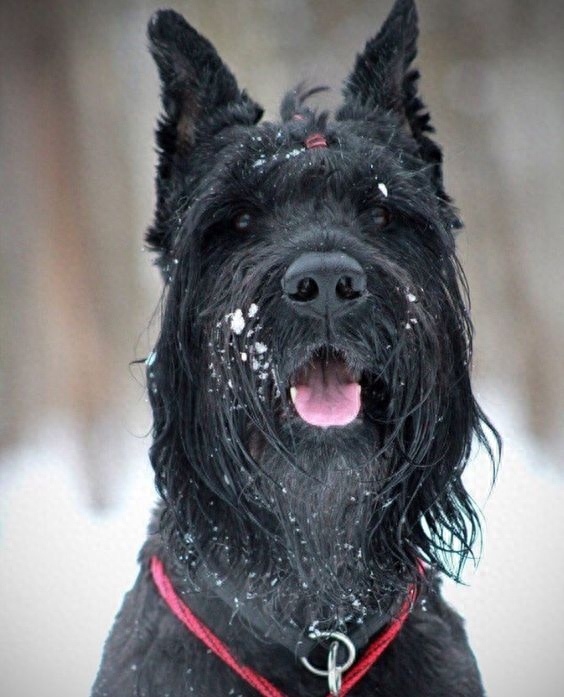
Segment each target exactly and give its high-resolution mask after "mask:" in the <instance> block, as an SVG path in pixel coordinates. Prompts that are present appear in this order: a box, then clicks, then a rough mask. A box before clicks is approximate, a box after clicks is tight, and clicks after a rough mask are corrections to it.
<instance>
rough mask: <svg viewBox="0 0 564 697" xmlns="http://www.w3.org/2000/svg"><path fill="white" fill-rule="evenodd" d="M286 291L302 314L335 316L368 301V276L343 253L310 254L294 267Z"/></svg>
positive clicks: (288, 274)
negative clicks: (362, 301)
mask: <svg viewBox="0 0 564 697" xmlns="http://www.w3.org/2000/svg"><path fill="white" fill-rule="evenodd" d="M282 290H283V292H284V296H285V297H286V298H287V300H289V301H290V302H291V303H292V307H293V308H294V309H295V310H296V312H298V313H299V314H302V315H309V316H315V317H325V316H329V315H333V316H335V315H338V314H343V313H345V312H347V311H349V310H350V309H352V307H353V306H354V305H357V304H358V303H359V302H360V301H361V300H362V299H364V297H365V295H366V273H365V272H364V270H363V268H362V266H361V265H360V264H359V263H358V261H356V259H353V258H352V257H350V256H349V255H348V254H345V253H343V252H308V253H306V254H302V255H301V256H300V257H298V258H297V259H296V260H295V261H294V262H292V264H290V266H289V267H288V270H287V271H286V273H285V274H284V277H283V278H282Z"/></svg>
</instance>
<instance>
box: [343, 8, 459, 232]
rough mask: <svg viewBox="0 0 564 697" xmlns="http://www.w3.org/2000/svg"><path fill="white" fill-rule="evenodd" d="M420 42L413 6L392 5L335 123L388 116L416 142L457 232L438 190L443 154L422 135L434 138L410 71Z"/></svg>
mask: <svg viewBox="0 0 564 697" xmlns="http://www.w3.org/2000/svg"><path fill="white" fill-rule="evenodd" d="M418 36H419V29H418V18H417V9H416V7H415V2H414V0H396V2H395V4H394V6H393V8H392V10H391V12H390V14H389V15H388V18H387V19H386V21H385V22H384V24H383V26H382V28H381V29H380V31H379V32H378V34H377V35H376V36H375V37H374V38H373V39H371V40H370V41H368V42H367V44H366V46H365V48H364V51H363V52H362V53H361V54H360V55H358V56H357V59H356V63H355V66H354V69H353V71H352V73H351V74H350V75H349V77H348V78H347V80H346V81H345V85H344V89H343V95H344V102H343V104H342V106H341V107H340V108H339V110H338V111H337V114H336V119H337V120H339V121H344V120H357V119H358V120H365V119H370V115H371V114H374V113H375V112H379V113H381V112H382V111H384V112H387V113H392V114H394V115H395V116H396V118H397V119H398V120H399V122H400V123H401V124H402V125H403V127H404V128H405V129H406V130H407V132H408V133H409V134H410V135H411V136H412V137H413V139H414V140H415V141H416V143H417V146H418V150H419V155H420V157H421V159H422V160H423V161H424V162H425V163H428V164H430V165H431V166H432V176H433V179H434V183H435V187H436V190H437V193H438V195H439V197H440V198H441V199H442V200H443V201H444V204H445V205H444V213H445V217H446V219H447V222H448V224H449V225H450V226H451V227H453V228H458V227H461V226H462V223H461V222H460V220H459V218H458V216H457V215H456V213H455V211H454V210H453V209H452V207H451V206H450V205H449V202H450V199H449V197H448V196H447V194H446V193H445V191H444V189H443V181H442V152H441V149H440V147H439V146H438V145H437V144H436V143H435V142H434V141H433V140H431V138H429V137H428V136H427V135H426V134H427V133H433V132H434V130H435V129H434V128H433V127H432V125H431V122H430V116H429V113H428V111H427V110H426V108H425V105H424V104H423V102H422V101H421V99H420V97H419V95H418V93H417V81H418V79H419V72H418V71H417V70H413V69H411V68H410V66H411V64H412V62H413V61H414V59H415V57H416V55H417V38H418Z"/></svg>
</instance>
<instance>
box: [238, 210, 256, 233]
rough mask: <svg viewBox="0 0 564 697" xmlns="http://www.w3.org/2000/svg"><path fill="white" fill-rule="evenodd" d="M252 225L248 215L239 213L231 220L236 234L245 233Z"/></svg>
mask: <svg viewBox="0 0 564 697" xmlns="http://www.w3.org/2000/svg"><path fill="white" fill-rule="evenodd" d="M251 223H252V218H251V214H250V213H239V215H238V216H236V217H235V218H234V220H233V227H234V228H235V230H237V231H238V232H247V231H248V230H249V229H250V227H251Z"/></svg>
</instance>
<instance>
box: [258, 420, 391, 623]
mask: <svg viewBox="0 0 564 697" xmlns="http://www.w3.org/2000/svg"><path fill="white" fill-rule="evenodd" d="M368 429H369V427H367V426H364V425H361V426H359V428H355V429H352V430H351V431H349V432H348V434H345V433H338V432H337V433H334V434H331V435H329V434H327V433H320V432H319V431H316V430H312V429H310V428H308V427H304V428H297V429H296V428H295V427H294V429H293V432H292V435H291V437H292V441H293V443H294V445H295V447H296V449H297V455H296V458H295V462H292V463H290V462H288V460H287V458H286V457H285V456H284V455H283V454H282V453H281V452H280V451H277V450H274V449H270V448H268V447H267V448H266V449H265V451H264V452H263V454H262V458H261V470H262V471H263V473H264V474H263V475H262V476H260V477H259V478H258V479H257V481H256V482H255V486H254V490H250V491H249V493H250V494H251V496H252V498H253V503H254V507H255V510H256V511H257V516H258V517H260V518H262V520H264V522H265V524H266V526H268V527H270V529H271V532H272V533H273V539H274V548H273V553H274V554H273V566H272V570H271V573H270V575H269V577H268V579H266V582H265V587H264V588H263V589H262V593H263V594H264V596H265V599H268V598H269V597H271V598H272V599H273V601H274V602H273V605H274V606H273V607H272V612H273V616H277V615H278V616H279V617H280V618H281V619H282V620H285V619H290V618H291V619H293V620H295V621H296V622H298V624H299V625H300V626H308V625H310V624H312V623H317V624H321V625H323V624H325V623H327V624H331V625H332V626H335V625H339V624H342V623H344V622H350V621H353V620H355V621H362V618H363V617H364V616H365V615H366V614H368V613H373V612H374V611H376V610H380V609H381V608H382V606H383V603H385V601H386V599H387V595H388V592H389V591H390V590H391V589H390V588H389V587H388V588H386V587H383V584H382V577H383V572H384V573H385V574H386V575H387V576H388V579H389V578H390V577H392V578H394V579H396V576H397V574H396V573H392V570H391V569H389V568H388V569H387V570H384V568H382V567H380V568H379V567H378V556H379V555H377V554H376V555H375V553H374V552H375V550H374V549H373V546H374V539H371V533H372V532H373V531H374V528H375V526H377V524H378V522H379V518H380V517H381V514H382V513H383V510H384V509H385V503H384V501H382V499H381V497H380V495H379V492H380V491H381V489H382V482H383V480H384V479H385V477H386V472H387V468H388V460H389V458H388V457H387V455H386V454H385V453H384V452H379V449H378V445H377V439H375V438H374V437H372V438H367V437H365V436H366V433H365V434H363V433H362V431H366V430H368ZM373 435H374V434H372V436H373ZM363 436H364V437H363ZM380 561H381V562H382V559H380ZM388 563H389V560H388ZM273 583H274V584H275V585H277V586H278V589H277V592H276V595H275V596H274V594H273V593H272V584H273Z"/></svg>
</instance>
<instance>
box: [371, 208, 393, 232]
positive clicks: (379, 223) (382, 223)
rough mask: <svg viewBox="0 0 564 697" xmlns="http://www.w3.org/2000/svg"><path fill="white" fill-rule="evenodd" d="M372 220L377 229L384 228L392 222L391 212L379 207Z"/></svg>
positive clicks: (375, 210)
mask: <svg viewBox="0 0 564 697" xmlns="http://www.w3.org/2000/svg"><path fill="white" fill-rule="evenodd" d="M372 220H373V224H374V225H375V226H376V228H378V229H379V228H383V227H386V225H388V223H389V222H390V211H388V210H387V209H386V208H382V207H381V206H377V207H376V208H374V210H373V211H372Z"/></svg>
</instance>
